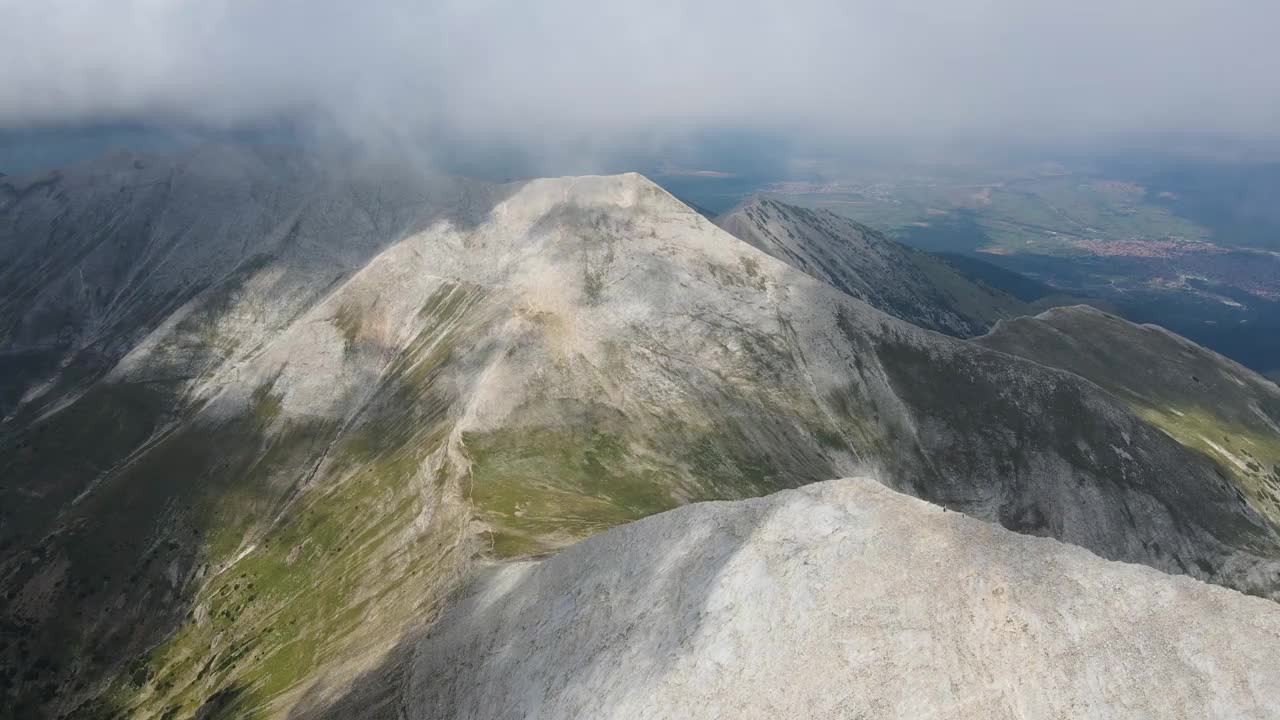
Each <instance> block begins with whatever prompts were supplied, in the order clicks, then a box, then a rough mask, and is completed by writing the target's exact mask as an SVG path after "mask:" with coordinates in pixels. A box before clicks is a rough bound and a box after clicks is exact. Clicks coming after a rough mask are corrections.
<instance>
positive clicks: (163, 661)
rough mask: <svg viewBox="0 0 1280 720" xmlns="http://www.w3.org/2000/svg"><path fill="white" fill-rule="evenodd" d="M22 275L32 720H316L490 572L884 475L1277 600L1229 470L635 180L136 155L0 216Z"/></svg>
mask: <svg viewBox="0 0 1280 720" xmlns="http://www.w3.org/2000/svg"><path fill="white" fill-rule="evenodd" d="M0 274H2V275H3V277H0V280H3V282H0V333H2V334H0V337H2V338H3V351H2V352H0V362H4V363H7V365H6V367H7V368H8V369H10V370H11V372H6V373H5V374H4V375H3V376H2V377H3V381H2V382H3V388H2V392H0V402H3V403H4V416H5V421H4V422H3V423H0V549H2V550H0V589H2V590H3V593H0V598H2V600H0V621H2V623H0V628H3V629H4V630H3V632H4V633H5V637H4V639H5V644H3V645H0V692H2V693H3V697H4V700H5V705H6V706H7V707H12V708H15V711H14V712H15V713H16V714H18V715H20V716H31V717H57V716H59V715H67V714H72V715H77V716H82V717H98V716H100V717H116V716H128V717H137V718H152V717H157V718H158V717H166V716H171V717H186V716H190V715H192V714H194V713H196V712H200V713H202V714H203V715H204V716H206V717H216V716H217V714H218V713H221V714H222V715H223V716H226V717H281V716H290V715H292V716H294V717H314V716H316V715H317V714H319V713H322V712H323V711H324V709H325V708H327V707H331V706H333V703H334V702H335V701H339V700H341V699H342V698H343V697H344V694H345V693H347V691H348V690H349V689H350V686H351V681H352V678H353V677H357V676H361V675H367V674H368V673H371V672H375V671H377V672H382V671H385V672H386V674H387V675H386V676H392V675H396V674H397V673H403V672H405V671H406V668H405V666H404V661H405V658H406V657H407V655H406V654H405V653H406V644H405V643H406V639H407V638H411V637H413V636H414V634H415V633H417V632H419V631H421V629H422V628H423V627H424V626H425V625H427V624H429V623H430V622H432V620H433V618H435V617H436V616H437V614H438V613H439V612H441V610H442V609H443V608H444V606H445V603H446V600H447V598H449V597H450V593H451V592H453V591H454V590H456V589H457V588H458V587H459V586H460V584H461V583H462V581H463V579H464V578H465V577H466V576H467V575H468V573H469V572H472V571H473V569H474V568H475V567H477V565H478V564H483V563H485V562H489V561H494V560H498V561H505V560H513V559H520V558H525V557H530V556H540V555H544V554H547V553H550V552H552V551H555V550H558V549H560V548H563V547H565V546H567V545H570V544H572V543H574V542H576V541H578V540H581V539H583V538H586V537H589V536H592V535H594V534H596V533H598V532H600V531H602V530H606V529H608V528H610V527H614V526H617V525H621V524H624V523H627V522H630V521H632V520H637V519H639V518H642V517H646V516H649V515H653V514H656V513H660V512H662V511H665V510H669V509H672V508H675V507H679V506H681V505H685V504H688V503H690V502H694V501H700V500H724V499H744V498H749V497H756V496H759V495H763V494H766V493H770V492H775V491H777V490H780V489H785V488H791V487H796V486H800V485H804V484H807V483H812V482H818V481H824V480H829V479H831V478H835V477H844V476H850V475H859V474H870V475H872V476H874V477H877V478H878V479H879V480H881V481H882V482H884V483H885V484H886V485H888V486H890V487H893V488H895V489H897V490H900V491H903V492H906V493H909V494H911V495H915V496H919V497H922V498H925V499H927V500H930V501H932V502H935V503H938V504H941V505H944V506H946V507H948V508H949V509H951V510H953V511H960V512H964V513H966V514H969V515H972V516H973V517H976V518H979V519H982V520H986V521H990V522H992V523H997V524H999V525H1003V526H1004V527H1006V528H1010V529H1013V530H1016V531H1019V532H1023V533H1027V534H1035V535H1047V536H1051V537H1055V538H1058V539H1060V540H1062V541H1064V542H1070V543H1073V544H1076V545H1079V546H1082V547H1084V548H1087V549H1089V550H1090V551H1092V552H1094V553H1096V554H1097V555H1099V556H1102V557H1104V558H1108V559H1117V560H1124V561H1127V562H1133V563H1141V564H1145V565H1149V566H1151V567H1153V568H1156V569H1159V570H1164V571H1167V572H1173V573H1180V574H1186V575H1191V576H1194V577H1197V578H1200V579H1204V580H1208V581H1210V582H1214V583H1218V584H1221V585H1224V586H1227V587H1231V588H1236V589H1239V590H1242V591H1245V592H1249V593H1253V594H1257V595H1261V596H1265V597H1270V598H1277V597H1280V562H1278V561H1280V538H1278V537H1277V533H1276V530H1275V527H1274V526H1273V525H1272V523H1271V522H1270V521H1269V520H1268V518H1267V517H1266V516H1265V515H1264V514H1263V513H1261V512H1260V511H1259V510H1258V508H1257V507H1255V506H1254V505H1251V504H1250V502H1249V501H1248V497H1247V496H1242V495H1241V494H1240V489H1239V487H1238V486H1237V484H1236V480H1235V478H1233V477H1231V476H1229V475H1227V476H1224V475H1221V474H1219V473H1220V470H1219V468H1218V467H1217V465H1216V464H1215V462H1214V461H1212V460H1211V459H1209V458H1208V457H1206V456H1204V455H1203V454H1201V453H1198V452H1196V451H1194V450H1192V449H1189V448H1187V447H1184V446H1183V445H1181V444H1179V442H1177V441H1176V440H1175V439H1173V438H1171V437H1170V436H1168V435H1167V434H1165V433H1164V432H1161V431H1160V430H1158V429H1156V428H1155V427H1153V426H1152V425H1151V424H1149V423H1148V422H1146V421H1144V420H1143V419H1141V418H1140V417H1138V416H1137V415H1135V414H1134V413H1133V411H1132V410H1131V409H1130V407H1128V406H1126V405H1125V404H1124V403H1122V402H1121V401H1119V400H1117V399H1116V398H1115V397H1113V396H1112V395H1111V394H1109V393H1107V392H1106V391H1104V390H1102V389H1100V388H1099V387H1098V386H1096V385H1094V384H1093V383H1090V382H1088V381H1087V380H1085V379H1082V378H1081V377H1079V376H1077V375H1075V374H1072V373H1070V372H1065V371H1061V370H1054V369H1050V368H1047V367H1045V366H1044V365H1042V364H1038V363H1036V362H1032V361H1030V360H1026V359H1022V358H1017V357H1014V356H1012V355H1010V354H1007V353H1004V352H1000V351H996V350H991V349H987V348H983V347H980V346H979V345H977V344H975V343H972V342H968V341H963V340H958V339H954V338H949V337H946V336H944V335H940V334H938V333H936V332H929V331H926V330H922V329H920V328H918V327H915V326H914V325H911V324H909V323H908V322H904V321H903V320H900V319H898V318H895V317H892V316H890V315H887V314H885V313H884V312H881V311H880V310H877V309H875V308H873V307H871V306H870V305H868V304H867V303H865V302H862V301H860V300H858V299H856V298H855V297H852V296H851V295H850V294H848V293H846V292H842V291H840V290H838V289H836V288H835V287H832V286H831V285H830V284H828V283H826V282H823V281H820V280H818V279H815V278H814V277H811V276H810V275H808V274H806V273H804V272H801V271H799V270H797V269H796V268H794V267H792V266H790V265H788V264H787V263H784V262H781V261H779V260H777V259H775V258H773V257H771V256H770V255H768V254H766V253H764V252H761V251H759V250H757V249H756V248H753V247H751V246H750V245H749V244H747V243H744V242H742V241H740V240H738V239H736V238H734V237H733V236H731V235H730V234H728V233H726V232H724V231H722V230H721V229H719V228H717V227H716V226H715V225H713V224H712V223H711V222H709V221H708V220H706V219H705V218H704V217H702V216H701V215H699V214H698V213H696V212H694V211H693V210H691V209H689V208H688V207H686V206H684V205H682V204H681V203H679V202H678V201H676V200H675V199H674V198H672V197H671V196H670V195H669V194H667V193H666V192H665V191H663V190H661V189H660V188H658V187H657V186H655V185H654V184H652V183H651V182H649V181H648V180H646V179H644V178H642V177H640V176H638V175H634V174H630V175H620V176H610V177H582V178H557V179H546V180H535V181H530V182H525V183H516V184H510V185H488V184H485V183H477V182H472V181H464V180H458V179H450V178H431V177H418V176H416V175H414V174H413V173H409V172H404V171H403V170H401V171H394V172H393V171H386V170H383V169H378V168H360V167H350V166H345V165H344V166H340V167H337V168H335V167H334V166H333V165H331V164H324V163H318V162H315V161H312V160H308V159H306V158H300V157H297V156H294V155H291V154H289V153H280V152H279V151H272V150H266V149H248V150H246V149H243V148H204V149H201V150H198V151H195V152H193V153H189V154H186V155H181V156H177V157H165V158H149V157H137V156H117V157H113V158H106V159H104V160H102V161H99V162H97V163H94V164H90V165H87V166H83V167H78V168H69V169H66V170H64V171H62V172H60V173H54V174H47V175H41V176H27V177H6V178H4V179H3V180H0ZM939 317H941V316H939ZM975 327H976V325H975ZM375 675H377V673H376V672H375ZM377 676H378V677H381V675H377ZM384 685H385V687H382V686H380V689H381V690H385V692H386V693H392V694H394V692H395V691H396V687H395V686H394V684H391V683H386V684H384ZM394 701H395V698H394V697H393V695H386V696H383V697H375V698H370V699H369V701H368V703H364V704H362V705H361V707H364V708H370V707H374V706H375V705H376V706H377V707H383V708H386V707H394V706H395V702H394ZM369 712H372V711H371V710H370V711H369Z"/></svg>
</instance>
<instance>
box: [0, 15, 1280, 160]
mask: <svg viewBox="0 0 1280 720" xmlns="http://www.w3.org/2000/svg"><path fill="white" fill-rule="evenodd" d="M0 18H2V20H0V68H4V70H3V72H0V128H5V127H8V128H13V127H31V126H42V125H48V124H56V123H80V122H98V121H104V120H123V121H144V122H147V121H156V120H163V121H168V122H179V123H193V124H206V125H213V126H235V125H243V124H253V123H261V122H267V121H274V120H281V119H285V120H290V121H297V122H304V123H309V124H314V125H317V126H321V127H326V128H330V129H333V130H335V131H337V132H339V133H342V134H345V135H350V136H359V137H365V138H371V139H372V138H378V139H379V140H378V141H379V142H381V141H384V140H396V139H399V138H404V137H414V138H421V137H434V138H449V139H450V140H451V141H456V142H463V143H465V142H469V141H470V142H476V143H481V142H492V143H508V144H510V145H511V146H512V147H516V148H530V147H557V148H561V149H562V150H563V149H565V148H579V149H580V150H581V152H584V153H589V152H592V151H593V150H594V149H597V148H602V147H608V146H609V145H610V144H611V143H615V142H619V141H620V140H621V139H624V138H625V139H626V140H627V141H628V142H634V141H635V140H636V139H637V138H639V139H643V138H669V137H675V136H680V135H682V134H683V135H689V134H694V133H697V132H698V131H701V130H706V129H710V128H718V127H733V128H737V129H740V130H748V131H754V130H758V131H762V132H776V131H782V132H785V133H792V134H796V135H807V134H812V135H817V136H822V137H830V138H834V139H843V138H848V139H851V140H857V139H860V138H861V139H866V138H888V139H906V140H910V139H915V138H922V139H940V138H942V139H945V138H955V137H985V138H997V139H998V138H1011V139H1024V140H1029V141H1039V142H1054V141H1058V140H1062V141H1077V140H1080V139H1091V138H1099V139H1105V138H1110V137H1117V136H1129V135H1134V134H1142V133H1147V132H1151V133H1167V132H1192V133H1206V134H1218V135H1222V136H1230V137H1238V138H1245V139H1258V138H1271V137H1272V136H1280V41H1277V29H1278V28H1280V2H1276V0H1214V1H1211V0H1052V1H1047V0H1044V1H1038V0H964V1H961V0H950V1H945V2H944V1H943V0H874V1H868V0H810V1H805V0H791V1H788V2H783V1H782V0H771V1H769V2H757V1H756V0H704V1H702V2H694V1H689V2H675V1H671V0H629V1H628V2H607V1H601V2H593V1H590V0H523V1H517V0H444V1H438V0H437V1H434V2H433V1H431V0H425V1H424V0H419V1H413V0H362V1H360V2H354V1H352V0H305V1H304V0H205V1H202V2H197V1H195V0H191V1H189V2H183V1H180V0H52V1H51V2H32V1H31V0H0Z"/></svg>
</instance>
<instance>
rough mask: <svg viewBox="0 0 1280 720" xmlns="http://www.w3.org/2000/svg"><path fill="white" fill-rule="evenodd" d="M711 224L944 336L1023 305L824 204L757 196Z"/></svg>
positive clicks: (978, 329)
mask: <svg viewBox="0 0 1280 720" xmlns="http://www.w3.org/2000/svg"><path fill="white" fill-rule="evenodd" d="M716 224H717V225H719V226H720V227H721V228H723V229H725V230H727V231H728V232H729V233H730V234H732V235H734V236H735V237H738V238H739V239H741V240H743V241H744V242H746V243H748V244H750V245H751V246H753V247H755V248H756V249H759V250H762V251H764V252H766V253H768V254H769V255H772V256H774V257H776V258H778V259H779V260H782V261H783V262H786V263H787V264H789V265H791V266H792V267H795V268H796V269H798V270H800V271H802V272H805V273H807V274H809V275H811V276H813V277H815V278H817V279H819V280H822V281H823V282H826V283H827V284H829V285H832V286H833V287H836V288H837V289H839V290H841V291H843V292H845V293H847V294H849V295H851V296H853V297H855V298H858V299H859V300H862V301H864V302H866V303H868V304H870V305H872V306H873V307H876V308H878V309H880V310H882V311H884V312H887V313H889V314H890V315H894V316H895V317H899V318H901V319H903V320H906V321H907V322H910V323H912V324H915V325H918V326H920V327H924V328H927V329H931V330H938V331H940V332H943V333H946V334H948V335H954V336H958V337H969V336H973V335H979V334H982V333H983V332H986V330H987V329H988V328H989V327H990V325H991V324H992V323H993V322H995V321H996V320H998V319H1000V318H1004V317H1012V316H1016V315H1022V314H1027V312H1028V310H1029V307H1028V306H1027V305H1025V304H1024V303H1023V302H1022V301H1020V300H1018V299H1016V298H1014V297H1012V296H1011V295H1008V294H1006V293H1004V292H1001V291H999V290H996V289H994V288H992V287H990V286H988V285H986V284H984V283H982V282H980V281H976V280H971V279H969V278H968V277H967V276H964V275H962V274H961V273H959V272H957V271H956V270H955V269H954V268H952V267H951V266H950V265H949V264H947V263H946V262H945V261H943V260H942V259H940V258H937V257H935V256H933V255H930V254H929V253H926V252H924V251H921V250H917V249H914V248H910V247H908V246H906V245H903V244H901V243H898V242H896V241H894V240H891V239H889V238H888V237H886V236H884V235H883V234H881V233H879V232H877V231H875V230H873V229H871V228H869V227H867V226H865V225H862V224H860V223H857V222H855V221H853V220H850V219H849V218H846V217H842V216H839V215H836V214H834V213H832V212H830V211H829V210H817V211H815V210H810V209H808V208H804V207H799V206H795V205H788V204H786V203H783V202H780V201H778V200H775V199H773V198H769V197H766V196H762V195H756V196H752V197H750V198H748V199H747V200H745V201H743V202H742V203H740V204H739V205H738V206H737V207H735V208H733V209H732V210H730V211H728V212H726V213H724V214H723V215H720V216H719V217H717V218H716Z"/></svg>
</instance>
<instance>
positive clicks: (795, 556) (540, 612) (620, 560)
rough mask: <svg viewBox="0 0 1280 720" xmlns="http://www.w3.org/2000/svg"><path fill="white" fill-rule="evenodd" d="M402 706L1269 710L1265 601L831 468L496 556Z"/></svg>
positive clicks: (1272, 621)
mask: <svg viewBox="0 0 1280 720" xmlns="http://www.w3.org/2000/svg"><path fill="white" fill-rule="evenodd" d="M437 628H438V629H437V630H436V631H435V632H434V633H433V634H431V635H430V636H429V637H427V638H426V639H425V640H424V641H423V642H422V643H421V644H420V645H419V646H418V649H417V653H416V660H415V664H414V672H413V675H412V681H411V685H410V688H409V690H408V692H407V694H406V697H407V704H406V709H407V711H408V713H407V714H408V716H409V717H412V718H575V717H594V718H722V717H736V718H778V717H813V718H860V717H877V718H920V717H946V718H975V719H977V718H982V719H984V720H985V719H988V718H1062V717H1099V718H1102V717H1106V718H1135V719H1137V718H1152V717H1160V718H1188V719H1191V718H1197V719H1198V718H1259V719H1261V718H1272V717H1276V716H1277V714H1280V667H1278V666H1277V665H1276V663H1275V658H1276V657H1277V653H1280V607H1277V606H1276V605H1275V604H1274V603H1272V602H1268V601H1265V600H1261V599H1257V598H1252V597H1248V596H1245V595H1241V594H1239V593H1236V592H1234V591H1230V590H1226V589H1223V588H1219V587H1214V586H1211V585H1207V584H1203V583H1200V582H1198V581H1195V580H1191V579H1190V578H1186V577H1177V576H1169V575H1164V574H1162V573H1159V572H1155V571H1153V570H1151V569H1148V568H1144V567H1141V566H1136V565H1128V564H1124V563H1118V562H1110V561H1105V560H1102V559H1100V558H1098V557H1097V556H1095V555H1092V554H1090V553H1088V552H1086V551H1084V550H1081V549H1079V548H1076V547H1072V546H1069V545H1064V544H1062V543H1059V542H1057V541H1054V540H1050V539H1045V538H1032V537H1027V536H1023V535H1018V534H1015V533H1012V532H1009V531H1007V530H1004V529H1003V528H999V527H996V526H994V525H990V524H987V523H982V522H979V521H976V520H973V519H972V518H968V517H966V516H964V515H961V514H959V513H954V512H946V511H944V510H943V509H942V508H939V507H937V506H935V505H931V504H929V503H926V502H923V501H920V500H917V499H914V498H911V497H907V496H904V495H900V494H898V493H895V492H893V491H891V490H888V489H887V488H885V487H883V486H882V485H880V484H878V483H876V482H874V481H872V480H868V479H845V480H833V481H828V482H823V483H817V484H813V485H809V486H806V487H804V488H802V489H799V490H787V491H782V492H780V493H777V494H775V495H771V496H768V497H765V498H761V499H755V500H745V501H738V502H709V503H699V504H696V505H692V506H689V507H685V508H680V509H678V510H673V511H670V512H667V513H663V514H661V515H657V516H654V517H651V518H648V519H645V520H642V521H639V522H636V523H633V524H631V525H627V526H624V527H621V528H616V529H614V530H610V531H608V532H605V533H602V534H601V535H598V536H596V537H593V538H591V539H589V540H586V541H584V542H582V543H580V544H578V545H576V546H574V547H571V548H569V549H567V550H564V551H563V552H561V553H560V554H558V555H556V556H554V557H552V558H550V559H548V560H545V561H541V562H527V563H520V564H513V565H507V566H504V567H500V568H495V569H492V570H490V571H489V572H487V573H486V574H484V575H482V576H481V577H480V578H478V579H477V581H476V582H475V583H474V585H473V586H472V588H471V590H470V594H469V595H468V597H466V599H464V600H463V601H462V602H461V603H460V604H459V605H458V606H457V607H456V608H455V609H454V610H452V611H451V612H449V613H448V614H446V615H445V616H444V618H442V621H441V622H440V623H439V624H438V625H437Z"/></svg>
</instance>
